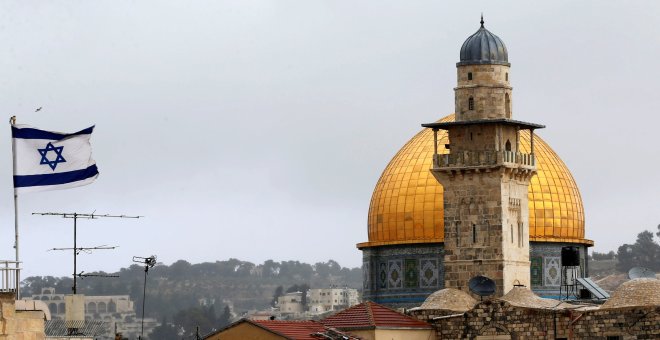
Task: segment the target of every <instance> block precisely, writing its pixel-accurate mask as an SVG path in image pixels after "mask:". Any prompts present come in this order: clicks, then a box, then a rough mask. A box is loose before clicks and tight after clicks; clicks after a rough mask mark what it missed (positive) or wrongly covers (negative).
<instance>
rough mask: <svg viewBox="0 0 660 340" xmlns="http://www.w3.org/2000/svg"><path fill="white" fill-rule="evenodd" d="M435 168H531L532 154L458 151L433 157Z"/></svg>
mask: <svg viewBox="0 0 660 340" xmlns="http://www.w3.org/2000/svg"><path fill="white" fill-rule="evenodd" d="M433 158H434V163H435V167H436V168H446V167H464V166H468V167H469V166H492V165H503V164H509V165H511V164H514V165H522V166H529V167H533V166H535V164H536V161H535V159H534V155H533V154H526V153H521V152H513V151H459V152H456V153H450V154H437V155H434V157H433Z"/></svg>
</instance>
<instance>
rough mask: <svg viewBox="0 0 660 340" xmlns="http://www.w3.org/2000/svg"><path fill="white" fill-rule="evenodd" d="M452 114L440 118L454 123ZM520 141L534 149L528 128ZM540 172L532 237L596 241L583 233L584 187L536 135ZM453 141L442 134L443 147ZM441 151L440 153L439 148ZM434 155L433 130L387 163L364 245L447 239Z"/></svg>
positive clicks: (534, 184) (532, 202)
mask: <svg viewBox="0 0 660 340" xmlns="http://www.w3.org/2000/svg"><path fill="white" fill-rule="evenodd" d="M453 120H454V115H449V116H447V117H445V118H443V119H441V121H443V122H448V121H453ZM520 138H521V141H520V145H521V149H522V150H524V152H529V145H530V136H529V131H526V130H523V131H520ZM534 140H535V154H536V159H537V167H538V172H537V175H536V176H534V177H533V178H532V180H531V184H530V186H529V194H528V197H529V235H530V236H529V239H530V241H537V242H567V243H580V244H589V245H591V244H593V242H592V241H590V240H586V239H585V238H584V237H585V235H584V209H583V206H582V199H581V197H580V191H579V190H578V187H577V185H576V184H575V180H574V179H573V176H572V175H571V173H570V171H569V170H568V168H567V167H566V165H565V164H564V162H563V161H562V160H561V159H560V158H559V156H558V155H557V154H556V153H555V152H554V151H553V150H552V149H551V148H550V146H549V145H548V144H547V143H545V142H544V141H543V140H542V139H541V138H539V137H538V135H536V136H535V138H534ZM446 143H448V140H447V134H446V132H444V131H439V132H438V145H440V150H441V151H442V152H443V153H447V151H448V150H445V149H443V148H442V146H443V145H444V144H446ZM439 152H440V151H439ZM432 159H433V131H431V129H424V130H422V131H421V132H419V133H418V134H417V135H415V136H414V137H413V138H412V139H411V140H410V141H408V143H406V144H405V145H404V146H403V148H401V150H399V152H398V153H397V154H396V156H394V158H393V159H392V160H391V161H390V163H389V164H388V165H387V167H386V168H385V170H384V171H383V173H382V175H381V177H380V179H379V180H378V183H377V184H376V188H375V189H374V193H373V195H372V197H371V205H370V206H369V217H368V234H369V242H365V243H360V244H359V245H358V247H359V248H363V247H370V246H381V245H395V244H415V243H436V242H443V241H444V214H443V196H442V186H441V185H440V183H438V181H437V180H436V179H435V178H434V177H433V175H432V174H431V172H430V171H429V169H431V165H432V164H431V162H432Z"/></svg>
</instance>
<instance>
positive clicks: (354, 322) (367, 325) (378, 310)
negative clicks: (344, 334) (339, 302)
mask: <svg viewBox="0 0 660 340" xmlns="http://www.w3.org/2000/svg"><path fill="white" fill-rule="evenodd" d="M319 322H321V323H322V324H324V325H326V326H330V327H333V328H337V329H340V330H350V329H372V328H419V329H431V328H433V327H432V326H431V325H429V324H428V323H426V322H423V321H420V320H417V319H415V318H412V317H409V316H407V315H404V314H401V313H399V312H397V311H395V310H393V309H390V308H387V307H385V306H383V305H379V304H377V303H375V302H371V301H367V302H363V303H361V304H359V305H355V306H353V307H351V308H348V309H345V310H343V311H341V312H339V313H337V314H335V315H332V316H329V317H327V318H325V319H323V320H320V321H319Z"/></svg>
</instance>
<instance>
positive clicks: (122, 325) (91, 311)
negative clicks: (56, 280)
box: [32, 287, 158, 338]
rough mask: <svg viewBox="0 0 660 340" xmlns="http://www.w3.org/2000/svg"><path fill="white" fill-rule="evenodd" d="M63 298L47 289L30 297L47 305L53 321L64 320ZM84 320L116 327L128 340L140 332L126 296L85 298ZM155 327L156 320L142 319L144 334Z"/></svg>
mask: <svg viewBox="0 0 660 340" xmlns="http://www.w3.org/2000/svg"><path fill="white" fill-rule="evenodd" d="M64 296H65V294H56V293H55V288H52V287H47V288H42V289H41V294H35V295H32V299H33V300H41V301H42V302H44V303H45V304H46V305H48V309H49V311H50V314H51V316H52V319H53V320H64V313H65V312H66V305H65V303H64ZM85 320H87V321H91V320H97V321H103V322H105V323H107V324H108V325H109V326H110V327H111V328H112V329H113V330H114V327H115V325H116V326H117V331H119V332H121V333H123V334H124V336H128V337H129V338H137V335H139V334H140V330H141V319H139V318H138V317H137V315H136V313H135V306H134V302H133V300H131V298H130V296H128V295H108V296H93V295H90V296H85ZM157 326H158V322H157V320H156V319H153V318H145V319H144V332H145V334H149V333H150V332H151V331H152V330H153V329H154V328H155V327H157Z"/></svg>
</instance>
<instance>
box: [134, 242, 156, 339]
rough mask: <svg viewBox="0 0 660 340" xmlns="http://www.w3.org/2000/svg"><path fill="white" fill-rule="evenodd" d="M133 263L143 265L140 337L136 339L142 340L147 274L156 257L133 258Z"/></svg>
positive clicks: (154, 263)
mask: <svg viewBox="0 0 660 340" xmlns="http://www.w3.org/2000/svg"><path fill="white" fill-rule="evenodd" d="M133 262H135V263H143V264H144V288H143V290H142V326H141V329H140V336H139V337H138V339H142V337H143V336H144V304H145V301H146V300H147V273H149V268H153V267H154V266H155V265H156V255H151V256H149V257H140V256H133Z"/></svg>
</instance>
